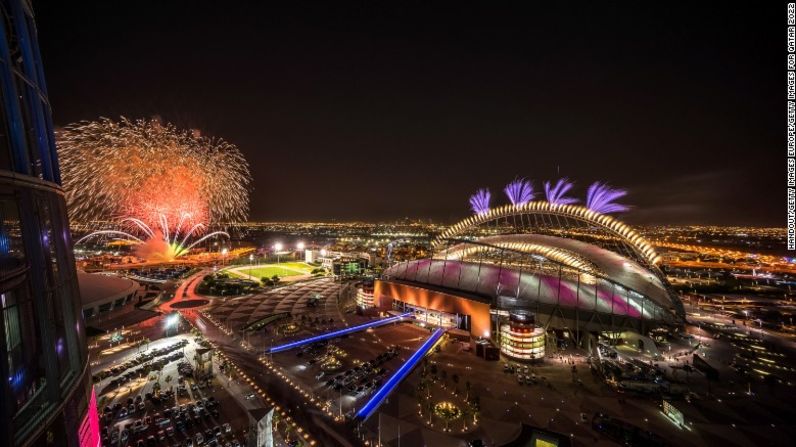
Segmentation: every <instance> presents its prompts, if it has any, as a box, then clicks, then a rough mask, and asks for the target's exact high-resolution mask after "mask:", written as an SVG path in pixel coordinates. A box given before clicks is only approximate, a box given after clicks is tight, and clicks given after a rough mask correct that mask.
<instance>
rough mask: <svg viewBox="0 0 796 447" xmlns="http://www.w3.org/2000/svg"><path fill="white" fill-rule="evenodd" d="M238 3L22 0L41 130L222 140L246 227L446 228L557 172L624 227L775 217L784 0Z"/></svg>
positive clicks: (778, 219) (779, 221) (779, 208)
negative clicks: (239, 175) (602, 201)
mask: <svg viewBox="0 0 796 447" xmlns="http://www.w3.org/2000/svg"><path fill="white" fill-rule="evenodd" d="M255 3H256V2H243V1H241V2H232V1H229V2H196V1H190V2H180V1H159V2H156V3H152V4H150V5H147V4H146V2H144V1H102V2H97V3H95V4H93V2H88V1H80V2H68V1H47V2H44V1H38V2H34V7H35V8H36V14H37V20H38V27H39V38H40V45H41V51H42V54H43V59H44V66H45V72H46V75H47V81H48V87H49V92H50V99H51V102H52V105H53V109H54V119H55V122H56V124H57V125H63V124H67V123H69V122H72V121H76V120H84V119H88V120H91V119H96V118H97V117H99V116H107V117H112V118H118V117H119V116H120V115H124V116H127V117H130V118H138V117H150V116H153V115H160V116H162V117H163V118H164V119H166V120H168V121H171V122H173V123H175V124H176V125H178V126H181V127H189V128H199V129H202V131H203V132H204V133H205V134H207V135H214V136H219V137H223V138H225V139H227V140H229V141H231V142H232V143H234V144H236V145H237V146H238V147H239V148H240V149H241V150H242V151H243V153H244V154H245V156H246V158H247V159H248V160H249V163H250V165H251V168H252V173H253V177H254V183H253V191H252V193H251V202H252V209H251V218H252V219H256V220H266V219H267V220H306V219H320V220H333V219H338V220H340V219H365V220H382V219H392V218H397V217H403V216H408V217H430V218H434V219H440V220H443V221H452V220H457V219H459V218H461V217H464V216H466V215H467V213H468V212H469V210H468V203H467V199H468V196H469V195H470V194H471V193H472V192H474V191H475V190H476V189H477V188H479V187H489V188H491V190H492V193H493V203H495V199H494V197H496V196H497V201H500V202H502V201H503V198H502V194H501V193H500V190H501V189H502V186H503V185H504V184H505V183H506V182H508V181H510V180H511V179H513V178H514V177H515V176H525V177H528V178H531V179H533V180H535V181H536V186H537V189H540V188H541V185H540V181H541V180H545V179H552V178H556V177H557V175H558V173H559V172H560V174H561V175H562V176H568V177H570V178H571V179H574V180H576V181H577V185H578V193H579V194H583V193H584V191H585V188H586V186H587V185H588V184H589V183H591V182H592V181H594V180H607V181H609V182H610V183H611V184H613V185H615V186H621V187H625V188H628V189H629V190H630V194H629V195H628V196H627V198H626V202H627V203H629V204H632V205H633V206H634V210H633V211H631V212H630V213H628V214H627V216H626V219H627V220H628V221H631V222H634V223H715V224H759V225H776V226H784V222H785V213H784V211H785V191H784V166H785V164H784V158H785V150H784V120H785V105H784V74H785V72H784V70H785V68H784V61H785V48H784V42H785V25H784V10H785V7H784V4H780V3H779V2H757V3H754V4H753V3H751V2H749V3H746V4H745V5H744V6H740V5H739V6H737V7H733V6H730V5H731V3H726V2H725V3H722V4H721V6H720V7H719V6H717V5H716V4H714V3H709V2H701V3H704V4H703V5H694V4H693V3H697V2H684V3H683V4H682V5H679V6H671V5H668V2H654V3H649V2H627V3H626V4H624V5H622V6H619V4H618V2H617V3H614V4H613V5H609V4H608V2H588V3H586V2H584V4H576V3H568V4H566V5H565V4H563V3H561V2H556V3H560V4H559V5H558V6H555V7H553V6H550V5H547V6H544V5H541V4H540V5H534V6H525V8H526V9H513V8H510V7H508V6H499V5H497V2H474V3H475V4H470V3H466V2H460V3H451V4H449V5H448V6H447V7H444V8H443V7H441V6H440V7H438V8H436V9H429V8H427V7H424V6H423V4H424V3H428V2H422V3H418V4H412V5H410V4H409V3H404V2H391V5H390V6H385V5H381V6H380V7H376V6H375V4H376V3H386V2H367V1H363V2H361V3H351V4H348V5H347V6H341V5H340V3H338V2H324V3H326V4H325V5H318V4H312V3H301V2H279V3H280V4H279V5H270V4H268V5H258V6H256V5H255ZM257 3H259V2H257ZM517 3H521V2H517ZM522 3H526V2H522ZM527 3H553V2H527ZM612 3H613V2H612ZM488 5H489V6H488Z"/></svg>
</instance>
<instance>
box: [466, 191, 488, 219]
mask: <svg viewBox="0 0 796 447" xmlns="http://www.w3.org/2000/svg"><path fill="white" fill-rule="evenodd" d="M491 197H492V194H490V193H489V190H488V189H486V188H483V189H479V190H478V191H476V192H475V194H473V195H471V196H470V208H471V209H472V210H473V212H474V213H475V214H486V213H488V212H489V199H490V198H491Z"/></svg>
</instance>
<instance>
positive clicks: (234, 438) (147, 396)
mask: <svg viewBox="0 0 796 447" xmlns="http://www.w3.org/2000/svg"><path fill="white" fill-rule="evenodd" d="M153 345H155V346H154V347H152V348H150V349H148V350H146V351H143V352H141V353H138V352H137V351H136V350H135V349H131V350H130V352H129V354H127V355H126V356H124V357H122V358H120V359H118V360H117V361H116V362H115V363H114V364H112V365H108V366H105V367H98V368H95V369H94V370H95V374H94V376H95V381H96V382H95V386H96V389H97V392H98V396H99V397H98V405H99V409H100V425H101V436H102V441H103V445H104V446H152V445H156V446H190V447H193V446H199V445H207V446H228V447H236V446H240V445H244V444H245V441H246V430H247V429H248V416H247V414H246V411H245V409H244V408H243V407H242V406H241V405H240V404H239V403H238V402H237V401H236V399H235V397H233V396H232V395H231V394H230V393H229V392H228V390H227V389H226V388H225V386H236V385H235V382H234V379H232V380H231V379H230V378H229V377H226V376H223V375H222V373H221V372H220V371H218V369H219V368H218V364H217V363H218V362H214V361H212V360H209V358H210V356H211V353H209V352H208V351H207V350H205V349H203V348H204V346H203V345H204V343H203V341H202V340H201V339H200V338H194V337H193V336H191V335H188V334H182V335H177V336H174V337H168V338H164V339H161V340H158V342H156V343H154V344H153ZM197 350H198V351H199V352H202V353H204V354H205V355H204V356H203V357H202V358H203V359H205V360H204V361H201V360H200V358H199V357H197V355H196V354H197ZM214 364H215V365H216V366H215V368H213V367H212V366H211V365H214ZM250 405H251V404H250Z"/></svg>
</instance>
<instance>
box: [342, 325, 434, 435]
mask: <svg viewBox="0 0 796 447" xmlns="http://www.w3.org/2000/svg"><path fill="white" fill-rule="evenodd" d="M444 333H445V330H444V329H442V328H437V329H436V330H435V331H434V333H432V334H431V337H429V338H428V340H426V341H425V343H423V345H422V346H420V348H418V349H417V351H415V353H414V354H412V356H411V357H409V360H407V361H406V363H404V364H403V365H401V367H400V368H398V371H395V374H393V375H392V376H391V377H390V378H389V379H388V380H387V382H386V383H385V384H384V385H382V387H381V388H379V390H378V391H376V394H374V395H373V397H371V398H370V400H369V401H368V403H366V404H365V406H364V407H362V408H360V409H359V411H358V412H357V417H358V418H360V419H362V420H363V421H364V420H367V418H369V417H370V415H371V414H373V412H374V411H376V408H378V407H379V405H381V402H382V401H383V400H384V399H385V398H387V396H388V395H389V394H390V393H391V392H392V390H393V389H394V388H395V387H396V386H398V384H399V383H401V381H402V380H403V379H404V378H405V377H406V376H407V375H409V373H410V372H412V368H414V367H415V365H417V363H418V362H419V361H420V359H422V358H423V356H424V355H426V353H427V352H428V351H429V350H430V349H431V348H432V347H434V344H435V343H436V342H437V340H439V338H440V337H442V334H444Z"/></svg>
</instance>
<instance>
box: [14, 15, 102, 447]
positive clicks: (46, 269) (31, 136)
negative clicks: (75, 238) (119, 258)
mask: <svg viewBox="0 0 796 447" xmlns="http://www.w3.org/2000/svg"><path fill="white" fill-rule="evenodd" d="M0 13H2V20H0V29H1V30H2V34H3V39H0V95H1V96H2V97H1V98H0V99H1V100H2V107H0V112H2V117H0V298H1V300H0V301H1V303H0V304H2V312H0V325H2V328H3V332H2V335H0V373H2V377H3V378H4V379H5V380H3V385H2V394H1V395H0V402H1V404H0V445H9V446H10V445H21V446H27V445H35V446H39V445H41V446H78V445H80V446H81V447H82V446H91V447H96V446H97V445H99V437H98V427H97V421H96V410H94V411H91V410H90V407H92V408H93V407H94V401H93V394H92V393H91V385H90V381H89V378H90V376H89V370H88V361H87V353H86V343H85V330H84V327H83V321H82V316H81V307H80V306H81V304H80V297H79V292H78V284H77V279H76V278H77V276H76V271H75V263H74V259H73V255H72V252H71V246H72V241H71V236H70V233H69V225H68V221H67V216H66V208H65V202H64V195H63V191H62V189H61V180H60V175H59V169H58V159H57V156H56V150H55V140H54V136H53V132H52V118H51V110H50V104H49V102H48V99H47V89H46V87H45V83H44V74H43V71H42V64H41V58H40V55H39V49H38V42H37V38H36V27H35V24H34V20H33V13H32V10H31V5H30V2H28V1H23V0H0Z"/></svg>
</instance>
